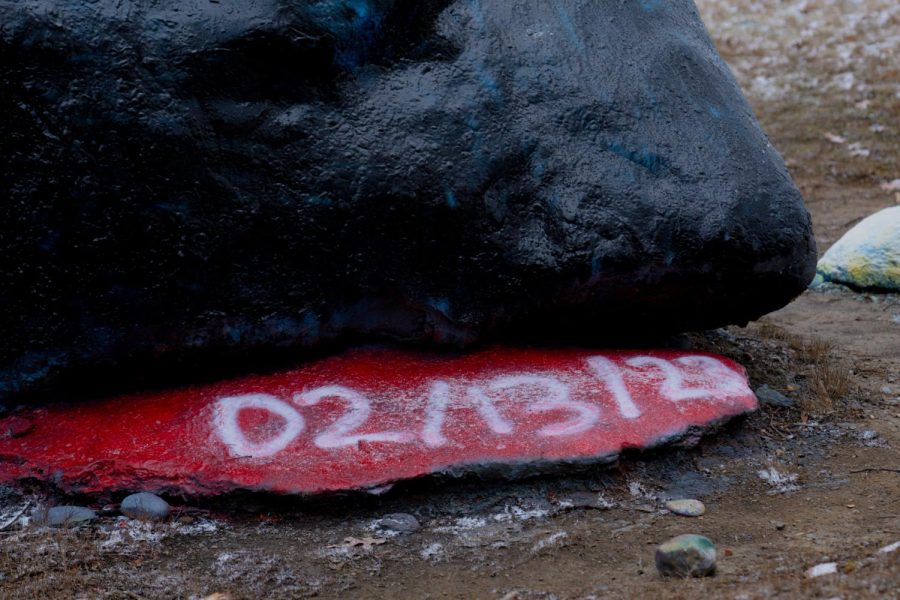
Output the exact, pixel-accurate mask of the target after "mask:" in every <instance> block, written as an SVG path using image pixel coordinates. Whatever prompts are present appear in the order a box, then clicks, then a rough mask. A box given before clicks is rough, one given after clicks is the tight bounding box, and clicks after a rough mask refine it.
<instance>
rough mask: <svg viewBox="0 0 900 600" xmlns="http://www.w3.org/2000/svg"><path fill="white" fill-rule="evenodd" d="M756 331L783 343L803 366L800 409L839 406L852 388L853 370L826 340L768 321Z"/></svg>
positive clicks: (809, 411) (821, 411)
mask: <svg viewBox="0 0 900 600" xmlns="http://www.w3.org/2000/svg"><path fill="white" fill-rule="evenodd" d="M757 330H758V332H759V335H760V337H762V338H763V339H769V340H774V341H777V342H781V343H783V344H785V345H786V346H787V347H788V349H790V351H791V352H792V353H793V354H794V356H795V357H796V359H797V361H798V363H799V364H800V366H801V367H802V368H803V373H802V375H804V376H805V380H806V390H805V393H803V394H802V395H801V398H800V409H801V411H802V412H803V414H804V415H816V416H823V415H829V414H831V413H834V412H835V410H836V409H838V408H840V406H841V404H842V402H843V400H844V399H845V398H846V397H847V395H848V394H849V393H850V391H851V382H852V380H853V372H852V370H851V369H850V367H849V365H848V364H847V362H846V361H845V360H843V359H842V358H840V357H839V356H838V355H837V353H836V351H835V349H834V347H833V346H832V345H831V344H830V343H829V342H828V341H826V340H823V339H822V338H818V337H804V336H800V335H796V334H793V333H790V332H788V331H785V330H784V329H782V328H781V327H778V326H777V325H774V324H773V323H771V322H769V321H767V320H763V321H761V322H760V323H759V324H758V325H757Z"/></svg>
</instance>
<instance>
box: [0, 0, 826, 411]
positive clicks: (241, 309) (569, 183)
mask: <svg viewBox="0 0 900 600" xmlns="http://www.w3.org/2000/svg"><path fill="white" fill-rule="evenodd" d="M0 83H2V94H0V115H2V116H0V135H2V139H3V142H2V150H0V158H2V163H0V174H2V175H0V193H2V196H0V202H2V207H3V215H4V218H3V219H2V221H0V300H2V308H3V310H2V314H0V398H4V397H5V398H10V397H14V396H16V395H17V394H22V393H26V392H32V391H35V390H41V389H52V388H53V387H54V386H57V387H58V386H59V385H61V384H62V383H64V382H65V383H66V385H68V384H71V383H72V382H76V381H77V382H79V384H85V385H86V386H87V387H91V385H93V381H85V377H86V376H81V377H79V373H88V372H90V373H94V374H96V373H98V372H104V369H106V368H107V367H109V368H113V367H122V366H123V365H129V364H130V365H145V364H151V363H154V362H159V364H165V365H168V366H170V367H172V368H176V367H178V365H182V366H183V365H185V364H191V365H203V364H206V365H208V364H217V363H219V362H221V361H228V360H230V358H234V357H242V356H247V355H252V354H255V353H258V352H265V351H268V350H271V349H274V348H312V347H316V346H319V345H320V344H322V343H323V342H332V341H335V340H344V341H346V340H348V339H351V338H352V339H354V340H358V339H360V338H362V339H394V340H400V341H405V342H424V343H432V342H433V343H437V344H442V345H450V346H464V345H468V344H471V343H474V342H476V341H479V340H484V339H489V338H491V337H498V336H500V337H509V336H515V337H525V338H529V339H545V340H546V339H551V338H552V339H559V338H562V339H569V340H574V339H578V340H579V341H584V340H587V341H590V342H592V343H602V342H603V341H604V340H607V339H609V337H610V336H611V335H613V334H616V333H622V332H625V333H627V334H628V335H641V334H645V333H651V334H657V333H666V332H677V331H684V330H691V329H702V328H711V327H716V326H720V325H724V324H728V323H743V322H746V321H748V320H751V319H755V318H757V317H759V316H760V315H762V314H765V313H766V312H769V311H771V310H774V309H776V308H778V307H780V306H782V305H784V304H785V303H787V302H788V301H789V300H790V299H791V298H793V297H794V296H795V295H796V294H798V293H799V292H800V291H801V290H802V289H804V287H805V285H806V284H807V282H808V281H809V280H810V279H811V278H812V276H813V270H814V259H815V246H814V241H813V236H812V232H811V227H810V220H809V216H808V214H807V212H806V211H805V209H804V207H803V203H802V199H801V197H800V194H799V192H798V191H797V189H796V188H795V186H794V184H793V183H792V182H791V179H790V177H789V175H788V174H787V171H786V169H785V166H784V164H783V162H782V159H781V158H780V157H779V155H778V153H777V152H776V151H775V150H774V149H773V148H772V146H771V145H770V144H769V142H768V140H767V138H766V136H765V135H764V133H763V132H762V130H761V129H760V127H759V124H758V123H757V122H756V120H755V118H754V117H753V115H752V113H751V110H750V108H749V107H748V105H747V103H746V101H745V100H744V98H743V97H742V95H741V92H740V90H739V88H738V86H737V85H736V83H735V81H734V79H733V77H732V75H731V74H730V72H729V70H728V68H727V66H726V65H725V64H724V62H723V61H722V59H721V58H720V57H719V56H718V54H717V53H716V51H715V49H714V47H713V45H712V43H711V41H710V39H709V37H708V35H707V33H706V31H705V29H704V27H703V24H702V23H701V20H700V18H699V16H698V14H697V11H696V9H695V7H694V5H693V3H692V2H690V1H689V0H670V1H666V2H663V1H661V0H556V1H553V0H509V1H507V0H503V1H501V0H455V1H454V0H318V1H313V0H308V1H302V0H293V1H291V0H240V1H238V0H219V1H217V2H213V1H210V0H160V1H149V0H143V1H138V0H130V1H129V0H91V1H84V0H56V1H50V0H0ZM576 334H577V335H576ZM573 336H575V337H573ZM229 357H230V358H229ZM160 361H161V362H160ZM168 366H167V367H166V368H165V369H163V370H162V371H163V372H164V371H166V369H167V368H168ZM141 368H143V367H141ZM141 368H139V369H138V370H140V369H141ZM157 375H158V374H157ZM131 376H132V375H128V376H126V377H131ZM155 376H156V375H154V377H155ZM91 377H92V378H93V377H94V375H91Z"/></svg>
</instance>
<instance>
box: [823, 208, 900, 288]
mask: <svg viewBox="0 0 900 600" xmlns="http://www.w3.org/2000/svg"><path fill="white" fill-rule="evenodd" d="M818 271H819V274H820V275H821V276H822V278H823V279H825V280H826V281H833V282H835V283H843V284H845V285H850V286H853V287H855V288H860V289H881V290H891V291H897V292H900V206H892V207H890V208H885V209H884V210H881V211H878V212H877V213H875V214H874V215H869V216H868V217H866V218H865V219H863V220H862V221H861V222H860V223H859V224H857V225H856V226H855V227H854V228H853V229H851V230H850V231H848V232H847V233H846V234H845V235H844V237H842V238H841V239H839V240H838V241H837V242H835V244H834V245H833V246H832V247H831V248H829V249H828V252H826V253H825V256H823V257H822V260H820V261H819V266H818Z"/></svg>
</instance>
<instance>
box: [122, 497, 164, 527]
mask: <svg viewBox="0 0 900 600" xmlns="http://www.w3.org/2000/svg"><path fill="white" fill-rule="evenodd" d="M120 510H121V511H122V514H123V515H125V516H126V517H129V518H132V519H140V520H142V521H161V520H163V519H165V518H166V517H168V516H169V512H170V511H171V508H170V507H169V503H168V502H166V501H165V500H163V499H162V498H160V497H159V496H157V495H156V494H150V493H148V492H140V493H139V494H131V495H130V496H128V497H126V498H125V499H124V500H122V506H121V508H120Z"/></svg>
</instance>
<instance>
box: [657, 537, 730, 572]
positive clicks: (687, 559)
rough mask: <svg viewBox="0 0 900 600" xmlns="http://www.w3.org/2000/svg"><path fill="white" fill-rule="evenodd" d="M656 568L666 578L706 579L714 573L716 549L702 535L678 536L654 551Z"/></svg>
mask: <svg viewBox="0 0 900 600" xmlns="http://www.w3.org/2000/svg"><path fill="white" fill-rule="evenodd" d="M656 568H657V570H659V572H660V573H661V574H662V575H665V576H668V577H707V576H709V575H712V574H714V573H715V572H716V547H715V545H714V544H713V543H712V542H711V541H710V540H709V538H706V537H703V536H702V535H696V534H692V533H688V534H684V535H679V536H678V537H674V538H672V539H671V540H669V541H668V542H666V543H664V544H663V545H661V546H660V547H659V548H657V549H656Z"/></svg>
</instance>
